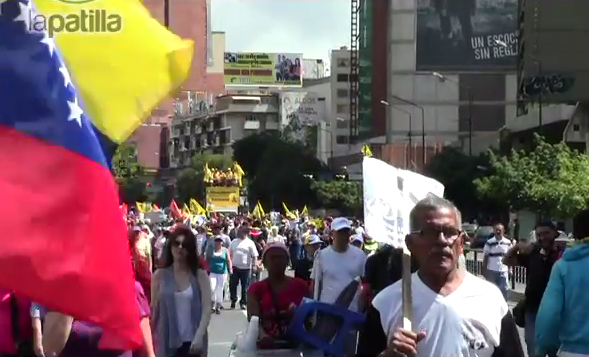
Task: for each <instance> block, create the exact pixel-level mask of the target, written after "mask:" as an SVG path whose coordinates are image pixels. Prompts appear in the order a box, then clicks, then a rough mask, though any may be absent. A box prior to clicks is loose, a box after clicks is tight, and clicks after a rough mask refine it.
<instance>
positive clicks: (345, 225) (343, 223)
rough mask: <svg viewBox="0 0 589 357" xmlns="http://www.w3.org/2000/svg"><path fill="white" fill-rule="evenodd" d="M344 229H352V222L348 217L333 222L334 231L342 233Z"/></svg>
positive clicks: (335, 219)
mask: <svg viewBox="0 0 589 357" xmlns="http://www.w3.org/2000/svg"><path fill="white" fill-rule="evenodd" d="M342 229H352V222H350V220H349V219H347V218H346V217H337V218H334V220H333V221H332V222H331V230H332V231H336V232H337V231H341V230H342Z"/></svg>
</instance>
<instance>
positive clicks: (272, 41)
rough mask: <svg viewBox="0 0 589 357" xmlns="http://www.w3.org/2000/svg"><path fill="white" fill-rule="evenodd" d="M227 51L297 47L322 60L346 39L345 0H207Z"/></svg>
mask: <svg viewBox="0 0 589 357" xmlns="http://www.w3.org/2000/svg"><path fill="white" fill-rule="evenodd" d="M211 3H212V9H211V12H212V16H211V17H212V19H211V21H212V30H213V31H224V32H225V50H226V51H228V52H282V53H302V54H303V57H304V58H314V59H315V58H320V59H323V60H328V56H329V50H332V49H338V48H340V47H341V46H344V45H347V46H349V44H350V11H351V10H350V8H351V5H350V0H211Z"/></svg>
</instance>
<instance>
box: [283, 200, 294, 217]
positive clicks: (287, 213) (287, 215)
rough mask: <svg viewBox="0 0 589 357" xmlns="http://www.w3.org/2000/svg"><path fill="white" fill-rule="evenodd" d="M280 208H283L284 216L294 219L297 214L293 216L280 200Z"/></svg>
mask: <svg viewBox="0 0 589 357" xmlns="http://www.w3.org/2000/svg"><path fill="white" fill-rule="evenodd" d="M282 209H283V210H284V215H285V216H286V218H288V219H296V218H297V216H295V214H294V213H292V212H291V211H290V210H289V209H288V207H287V206H286V203H284V202H282Z"/></svg>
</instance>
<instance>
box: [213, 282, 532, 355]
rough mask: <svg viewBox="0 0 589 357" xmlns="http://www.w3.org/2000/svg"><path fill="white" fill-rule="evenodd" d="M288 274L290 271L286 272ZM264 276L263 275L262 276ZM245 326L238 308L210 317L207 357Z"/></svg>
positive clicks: (225, 348)
mask: <svg viewBox="0 0 589 357" xmlns="http://www.w3.org/2000/svg"><path fill="white" fill-rule="evenodd" d="M287 273H288V274H289V275H290V274H292V271H290V270H289V271H288V272H287ZM262 278H264V277H262ZM515 304H516V302H515V301H508V305H509V308H510V309H512V308H513V307H514V306H515ZM224 306H225V307H226V308H228V307H229V302H228V301H225V303H224ZM246 327H247V322H246V317H245V311H242V310H240V309H235V310H223V311H222V312H221V315H213V316H212V317H211V324H210V325H209V357H227V356H228V355H229V350H230V348H231V344H232V343H233V342H234V341H235V337H236V335H237V333H238V332H242V331H245V329H246ZM518 332H519V335H520V340H521V342H522V347H523V350H524V354H525V355H526V357H527V353H526V348H525V342H524V330H523V329H522V328H518Z"/></svg>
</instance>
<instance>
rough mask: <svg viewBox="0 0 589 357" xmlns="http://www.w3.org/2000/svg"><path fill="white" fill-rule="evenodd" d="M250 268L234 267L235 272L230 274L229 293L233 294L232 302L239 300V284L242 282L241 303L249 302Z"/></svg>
mask: <svg viewBox="0 0 589 357" xmlns="http://www.w3.org/2000/svg"><path fill="white" fill-rule="evenodd" d="M250 274H251V272H250V269H239V268H235V267H234V268H233V274H231V276H229V295H230V296H231V303H232V304H235V303H236V302H237V284H241V299H240V300H239V303H240V304H241V305H245V304H246V303H247V288H248V287H249V284H250Z"/></svg>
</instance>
